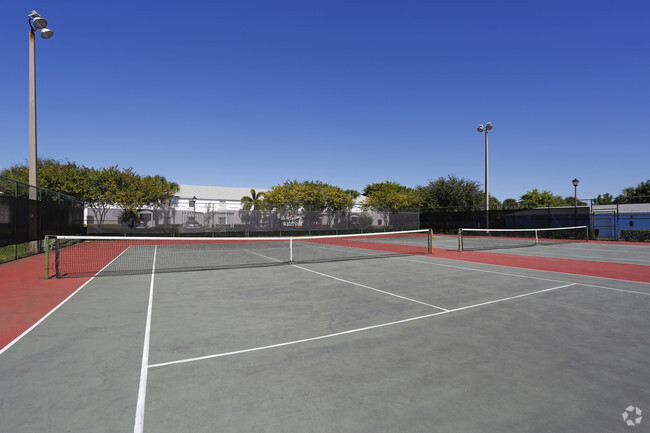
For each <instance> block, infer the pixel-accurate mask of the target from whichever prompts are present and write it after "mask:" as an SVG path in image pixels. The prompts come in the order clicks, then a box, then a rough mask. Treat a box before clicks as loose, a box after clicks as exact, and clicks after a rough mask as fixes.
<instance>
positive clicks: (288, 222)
mask: <svg viewBox="0 0 650 433" xmlns="http://www.w3.org/2000/svg"><path fill="white" fill-rule="evenodd" d="M253 189H254V190H255V192H256V193H260V192H266V191H269V189H267V188H253ZM250 195H251V188H233V187H218V186H197V185H179V191H178V192H177V193H176V194H175V195H174V196H173V197H172V198H171V199H170V201H169V204H168V206H145V207H144V208H143V209H142V210H141V211H140V213H139V219H138V221H137V223H136V224H135V225H134V227H133V228H132V229H133V230H134V231H136V232H137V231H138V230H147V229H154V228H159V229H161V228H163V227H164V226H176V227H180V231H190V232H191V231H203V230H208V231H213V230H217V231H218V230H224V229H226V230H229V229H233V228H236V226H240V228H241V227H242V226H248V225H250V224H251V223H252V222H255V221H252V220H251V216H250V214H249V212H245V211H243V209H242V204H241V199H242V197H246V196H250ZM365 199H366V197H365V196H359V197H357V198H356V199H355V204H354V206H353V207H352V208H351V209H349V210H347V211H345V212H342V213H341V216H339V217H338V218H336V217H334V216H332V215H331V214H329V215H327V214H325V213H322V215H321V214H318V215H313V214H312V215H310V217H309V218H308V219H309V224H311V225H310V227H314V228H319V227H323V228H324V227H329V226H330V224H332V225H338V226H341V225H343V226H344V227H343V228H367V227H370V226H374V227H385V226H387V225H388V224H389V217H390V219H392V223H393V226H395V224H397V226H395V227H402V226H403V227H406V228H419V222H418V221H419V220H418V215H417V213H414V214H413V215H411V214H408V215H406V216H404V215H402V216H401V219H402V220H404V221H399V217H397V216H390V215H388V214H386V213H382V212H371V211H368V210H364V209H363V203H364V201H365ZM122 213H123V210H122V209H121V208H120V207H119V206H111V207H110V208H109V209H108V210H107V212H106V214H105V216H104V218H103V222H102V224H101V227H100V220H101V218H100V215H98V214H97V212H96V211H95V210H93V209H91V208H86V210H85V217H86V224H87V226H88V231H89V232H106V231H108V232H110V231H119V230H123V229H124V228H125V227H124V225H123V224H122V223H121V221H120V217H121V215H122ZM267 223H269V222H268V221H267ZM257 224H259V221H258V222H257ZM270 224H271V225H272V226H273V227H275V228H289V227H292V228H300V227H305V226H306V224H307V222H306V221H305V215H304V214H297V215H282V216H279V215H278V216H277V217H276V218H275V220H274V222H271V223H270ZM256 227H257V228H259V225H256ZM163 231H165V230H163Z"/></svg>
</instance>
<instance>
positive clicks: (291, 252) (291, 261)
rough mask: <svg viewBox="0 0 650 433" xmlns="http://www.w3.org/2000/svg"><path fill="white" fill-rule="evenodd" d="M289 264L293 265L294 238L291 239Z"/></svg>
mask: <svg viewBox="0 0 650 433" xmlns="http://www.w3.org/2000/svg"><path fill="white" fill-rule="evenodd" d="M289 264H293V236H291V237H290V238H289Z"/></svg>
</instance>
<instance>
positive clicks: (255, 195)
mask: <svg viewBox="0 0 650 433" xmlns="http://www.w3.org/2000/svg"><path fill="white" fill-rule="evenodd" d="M263 197H264V193H263V192H255V190H254V189H251V195H250V196H244V197H242V198H241V200H240V202H241V204H242V205H243V209H244V210H260V209H261V208H262V199H263Z"/></svg>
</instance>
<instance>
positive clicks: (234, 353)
mask: <svg viewBox="0 0 650 433" xmlns="http://www.w3.org/2000/svg"><path fill="white" fill-rule="evenodd" d="M576 284H577V283H570V284H565V285H562V286H557V287H551V288H548V289H542V290H537V291H535V292H529V293H524V294H521V295H516V296H509V297H507V298H501V299H495V300H493V301H487V302H481V303H480V304H474V305H467V306H465V307H460V308H454V309H453V310H445V311H437V312H435V313H431V314H426V315H424V316H417V317H411V318H409V319H403V320H397V321H394V322H388V323H382V324H379V325H372V326H366V327H363V328H357V329H350V330H348V331H342V332H336V333H333V334H325V335H320V336H318V337H311V338H303V339H301V340H294V341H287V342H285V343H278V344H271V345H268V346H260V347H253V348H250V349H243V350H236V351H233V352H225V353H217V354H213V355H205V356H199V357H196V358H187V359H179V360H177V361H170V362H161V363H159V364H152V365H150V366H149V368H160V367H168V366H170V365H178V364H187V363H190V362H196V361H203V360H206V359H214V358H223V357H225V356H232V355H240V354H243V353H250V352H257V351H261V350H267V349H274V348H277V347H285V346H292V345H296V344H301V343H308V342H311V341H317V340H324V339H326V338H333V337H339V336H341V335H347V334H354V333H357V332H363V331H368V330H371V329H378V328H385V327H387V326H392V325H399V324H402V323H408V322H413V321H416V320H421V319H427V318H429V317H435V316H441V315H443V314H449V313H455V312H457V311H463V310H469V309H471V308H477V307H482V306H485V305H490V304H496V303H499V302H505V301H510V300H513V299H518V298H524V297H526V296H532V295H537V294H540V293H545V292H550V291H553V290H559V289H563V288H566V287H570V286H575V285H576Z"/></svg>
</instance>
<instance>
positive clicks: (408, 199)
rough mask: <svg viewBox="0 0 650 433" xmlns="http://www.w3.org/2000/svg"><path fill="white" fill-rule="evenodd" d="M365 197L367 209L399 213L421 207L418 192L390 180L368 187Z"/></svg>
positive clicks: (365, 190) (364, 191) (364, 193)
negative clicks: (406, 209) (402, 210)
mask: <svg viewBox="0 0 650 433" xmlns="http://www.w3.org/2000/svg"><path fill="white" fill-rule="evenodd" d="M363 195H365V196H366V197H367V199H366V201H365V202H364V206H365V207H370V208H374V209H377V210H382V211H389V212H397V211H399V210H400V209H405V208H415V207H419V206H420V196H419V195H418V193H417V191H416V190H414V189H413V188H409V187H406V186H403V185H400V184H399V183H397V182H391V181H388V180H387V181H384V182H379V183H371V184H368V185H366V187H365V189H364V190H363Z"/></svg>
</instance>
